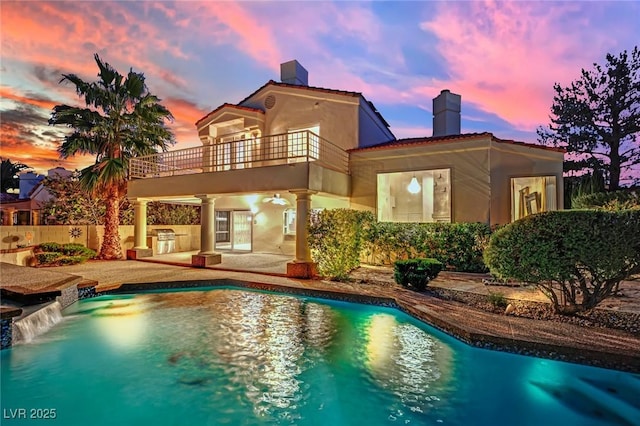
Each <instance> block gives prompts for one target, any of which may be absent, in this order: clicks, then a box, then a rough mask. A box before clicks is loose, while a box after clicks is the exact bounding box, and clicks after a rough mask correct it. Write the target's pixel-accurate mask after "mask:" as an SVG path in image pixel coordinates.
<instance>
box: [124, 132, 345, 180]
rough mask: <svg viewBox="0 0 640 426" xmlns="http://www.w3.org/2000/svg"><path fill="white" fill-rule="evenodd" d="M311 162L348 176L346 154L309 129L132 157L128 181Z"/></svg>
mask: <svg viewBox="0 0 640 426" xmlns="http://www.w3.org/2000/svg"><path fill="white" fill-rule="evenodd" d="M311 161H314V162H316V163H317V164H319V165H321V166H323V167H326V168H328V169H333V170H336V171H339V172H343V173H349V155H348V154H347V153H346V152H345V151H344V150H343V149H342V148H340V147H338V146H336V145H334V144H332V143H331V142H329V141H328V140H326V139H323V138H321V137H320V136H318V135H316V134H315V133H313V132H311V131H309V130H303V131H299V132H291V133H283V134H279V135H267V136H262V137H259V138H252V139H242V140H234V141H228V142H218V143H214V144H213V145H205V146H199V147H196V148H186V149H180V150H176V151H168V152H162V153H158V154H152V155H146V156H143V157H136V158H132V159H131V160H130V161H129V178H130V179H146V178H155V177H165V176H177V175H186V174H194V173H208V172H221V171H226V170H237V169H250V168H256V167H266V166H274V165H282V164H291V163H302V162H311Z"/></svg>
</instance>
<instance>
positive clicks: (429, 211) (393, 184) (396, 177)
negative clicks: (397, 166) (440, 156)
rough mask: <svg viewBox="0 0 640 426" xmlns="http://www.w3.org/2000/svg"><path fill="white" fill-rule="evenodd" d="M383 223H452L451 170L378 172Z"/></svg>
mask: <svg viewBox="0 0 640 426" xmlns="http://www.w3.org/2000/svg"><path fill="white" fill-rule="evenodd" d="M378 220H379V221H381V222H451V170H450V169H436V170H419V171H414V172H397V173H379V174H378Z"/></svg>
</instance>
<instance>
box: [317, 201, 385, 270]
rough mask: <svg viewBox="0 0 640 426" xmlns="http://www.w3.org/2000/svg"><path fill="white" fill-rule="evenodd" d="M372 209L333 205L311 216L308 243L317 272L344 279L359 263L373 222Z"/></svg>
mask: <svg viewBox="0 0 640 426" xmlns="http://www.w3.org/2000/svg"><path fill="white" fill-rule="evenodd" d="M373 221H374V218H373V214H372V213H371V212H366V211H358V210H350V209H333V210H322V211H320V212H318V213H315V214H313V215H312V216H311V221H310V223H309V225H308V227H309V246H310V248H311V257H312V258H313V261H314V262H316V263H317V264H318V273H319V274H320V275H321V276H323V277H327V278H330V279H333V280H345V279H347V278H348V276H349V272H351V271H352V270H353V269H355V268H357V267H358V266H360V252H361V251H362V245H363V242H364V240H363V238H364V236H365V233H366V231H367V229H368V227H369V226H370V224H371V223H373Z"/></svg>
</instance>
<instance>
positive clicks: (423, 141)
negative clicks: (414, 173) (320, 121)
mask: <svg viewBox="0 0 640 426" xmlns="http://www.w3.org/2000/svg"><path fill="white" fill-rule="evenodd" d="M486 137H489V138H491V140H493V141H494V142H498V143H507V144H513V145H520V146H525V147H528V148H537V149H544V150H548V151H557V152H566V151H565V150H564V149H562V148H555V147H549V146H544V145H536V144H532V143H525V142H518V141H514V140H508V139H500V138H497V137H495V136H494V135H493V133H490V132H482V133H461V134H458V135H448V136H432V137H426V136H425V137H419V138H405V139H396V140H393V141H389V142H383V143H380V144H377V145H372V146H367V147H363V148H355V149H351V150H349V152H359V151H371V150H377V149H391V148H398V147H405V146H413V145H435V144H445V143H451V142H458V141H461V140H469V139H480V138H486Z"/></svg>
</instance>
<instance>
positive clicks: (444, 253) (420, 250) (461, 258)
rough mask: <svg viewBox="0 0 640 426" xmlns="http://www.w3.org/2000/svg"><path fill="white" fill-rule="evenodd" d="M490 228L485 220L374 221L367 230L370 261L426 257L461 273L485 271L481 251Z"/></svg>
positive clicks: (382, 262) (388, 263)
mask: <svg viewBox="0 0 640 426" xmlns="http://www.w3.org/2000/svg"><path fill="white" fill-rule="evenodd" d="M490 235H491V228H490V227H489V225H487V224H484V223H391V222H377V223H376V222H374V223H372V225H371V226H370V228H369V230H368V231H367V236H366V241H367V245H366V247H367V254H368V256H369V262H370V263H374V264H375V263H381V264H387V265H390V264H392V263H393V262H394V261H395V260H399V259H409V258H414V257H429V258H434V259H437V260H439V261H440V262H441V263H443V264H444V265H446V266H448V267H450V268H452V269H454V270H456V271H460V272H486V271H487V267H486V266H485V264H484V260H483V257H482V253H483V251H484V249H485V247H486V245H487V244H488V242H489V237H490Z"/></svg>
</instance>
